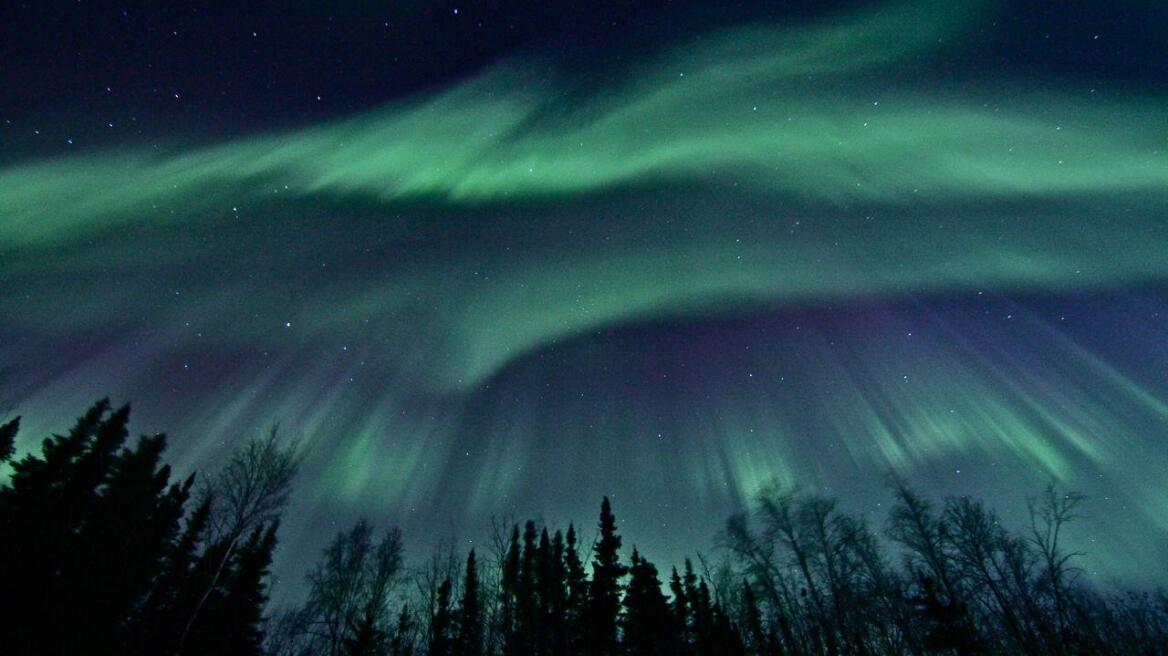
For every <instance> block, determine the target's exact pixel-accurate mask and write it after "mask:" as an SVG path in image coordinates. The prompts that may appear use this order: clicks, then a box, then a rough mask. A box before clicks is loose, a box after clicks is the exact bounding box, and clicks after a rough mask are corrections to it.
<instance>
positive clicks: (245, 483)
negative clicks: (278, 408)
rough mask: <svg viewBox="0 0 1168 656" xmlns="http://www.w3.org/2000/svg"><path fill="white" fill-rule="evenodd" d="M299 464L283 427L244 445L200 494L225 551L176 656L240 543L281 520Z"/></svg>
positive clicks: (215, 538)
mask: <svg viewBox="0 0 1168 656" xmlns="http://www.w3.org/2000/svg"><path fill="white" fill-rule="evenodd" d="M298 466H299V456H298V455H297V445H296V444H295V443H294V442H290V443H285V442H284V441H283V440H282V439H281V437H280V435H279V428H278V426H273V427H272V428H271V429H270V430H269V431H268V432H267V434H266V435H264V436H262V437H258V438H255V439H252V440H249V441H248V442H247V443H246V444H244V445H243V447H242V448H240V449H239V450H238V451H236V452H235V453H234V454H233V455H232V456H231V459H230V460H229V461H228V462H227V464H226V465H225V466H224V467H223V469H221V470H219V472H218V473H217V474H216V475H215V476H213V477H211V478H210V479H208V480H207V481H206V482H205V483H204V484H203V486H202V488H201V490H200V496H201V497H202V498H203V499H206V500H208V501H209V502H210V507H211V517H210V525H211V530H212V542H213V543H216V544H220V545H223V549H222V555H221V556H220V558H219V562H218V563H217V564H216V565H215V567H214V569H213V571H212V576H211V580H210V582H209V583H208V584H207V587H206V589H205V590H204V591H203V594H202V595H201V596H200V598H199V601H198V603H197V604H195V607H194V609H193V610H192V611H191V614H190V617H188V618H187V621H186V623H185V625H184V627H183V630H182V633H181V634H180V635H179V639H178V642H177V647H176V649H175V653H176V654H180V653H182V649H183V646H184V645H185V643H186V639H187V637H188V636H189V635H190V632H191V629H192V628H193V627H194V625H195V622H196V621H197V620H198V617H199V614H200V613H201V612H202V610H203V607H204V606H205V605H206V603H207V600H208V599H209V598H210V596H211V593H212V592H213V591H214V590H215V588H216V586H218V585H219V580H220V578H222V576H223V572H224V570H225V569H226V568H227V566H228V564H229V563H230V562H231V558H232V557H233V556H234V555H235V551H236V549H237V547H238V546H239V544H240V541H241V540H243V539H244V537H245V536H246V535H248V534H250V533H251V532H252V531H254V530H256V529H259V528H261V527H263V526H265V525H268V524H271V523H273V522H276V521H278V520H279V517H280V512H281V511H282V510H283V509H284V506H285V505H287V503H288V497H289V495H291V493H292V480H293V479H294V478H295V477H296V470H297V468H298Z"/></svg>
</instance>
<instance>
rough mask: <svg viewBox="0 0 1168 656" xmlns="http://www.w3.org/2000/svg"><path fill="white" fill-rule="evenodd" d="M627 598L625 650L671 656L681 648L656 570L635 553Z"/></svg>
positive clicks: (648, 655)
mask: <svg viewBox="0 0 1168 656" xmlns="http://www.w3.org/2000/svg"><path fill="white" fill-rule="evenodd" d="M631 562H632V564H631V565H630V567H629V584H628V589H627V590H626V592H625V596H624V600H623V603H624V609H625V612H624V616H623V619H622V626H623V627H624V630H623V631H622V646H623V648H624V649H623V651H624V653H625V654H630V655H635V656H657V655H661V656H672V655H673V654H677V653H678V648H679V647H680V640H679V639H678V638H679V636H678V634H677V632H676V630H675V629H676V626H675V625H674V623H673V622H672V618H671V616H670V612H669V603H668V602H667V601H666V599H665V595H664V594H662V593H661V581H660V579H658V578H657V568H656V567H654V566H653V564H652V563H650V562H649V561H647V560H645V559H644V558H642V557H641V555H640V554H639V553H638V552H637V550H636V549H633V555H632V559H631Z"/></svg>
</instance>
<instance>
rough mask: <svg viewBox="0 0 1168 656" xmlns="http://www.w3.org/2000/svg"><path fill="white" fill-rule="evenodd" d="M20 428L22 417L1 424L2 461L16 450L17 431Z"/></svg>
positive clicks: (0, 445)
mask: <svg viewBox="0 0 1168 656" xmlns="http://www.w3.org/2000/svg"><path fill="white" fill-rule="evenodd" d="M19 430H20V417H17V418H16V419H13V420H12V421H9V422H8V423H6V424H3V425H0V462H6V461H7V460H8V459H9V458H11V457H12V454H13V452H14V451H15V450H16V433H17V431H19Z"/></svg>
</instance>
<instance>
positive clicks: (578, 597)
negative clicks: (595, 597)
mask: <svg viewBox="0 0 1168 656" xmlns="http://www.w3.org/2000/svg"><path fill="white" fill-rule="evenodd" d="M564 577H565V579H566V581H567V594H568V596H567V602H566V604H567V608H566V610H565V613H564V624H565V626H564V633H565V636H566V639H567V644H568V647H567V652H568V653H570V654H579V653H583V652H584V649H585V646H586V644H587V642H586V640H587V634H588V603H589V598H588V577H587V575H586V574H585V573H584V563H583V561H581V559H580V552H579V543H578V541H577V539H576V527H575V526H574V525H572V524H568V533H567V535H566V536H565V544H564Z"/></svg>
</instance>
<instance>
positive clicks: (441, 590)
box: [426, 579, 451, 656]
mask: <svg viewBox="0 0 1168 656" xmlns="http://www.w3.org/2000/svg"><path fill="white" fill-rule="evenodd" d="M435 605H436V608H435V609H434V615H433V616H432V617H431V618H430V642H429V649H428V650H427V652H426V653H427V654H428V655H429V656H451V654H450V651H451V649H450V648H451V640H450V628H451V617H450V579H446V580H445V581H443V582H442V584H441V585H439V586H438V598H437V601H436V604H435Z"/></svg>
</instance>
